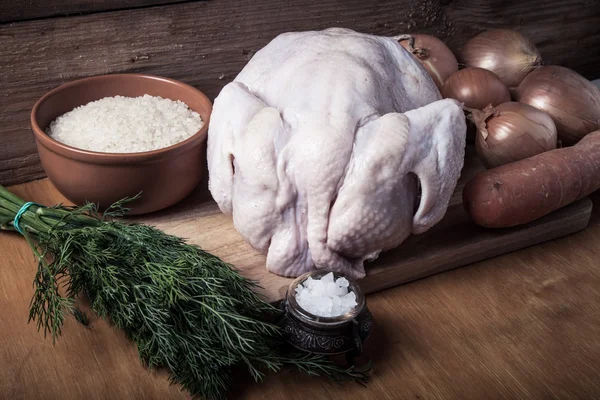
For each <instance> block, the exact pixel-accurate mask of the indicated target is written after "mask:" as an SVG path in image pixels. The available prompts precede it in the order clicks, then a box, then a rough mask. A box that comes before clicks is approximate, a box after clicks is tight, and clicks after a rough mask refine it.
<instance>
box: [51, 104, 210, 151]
mask: <svg viewBox="0 0 600 400" xmlns="http://www.w3.org/2000/svg"><path fill="white" fill-rule="evenodd" d="M203 125H204V122H203V121H202V118H200V115H199V114H198V113H197V112H194V111H192V110H190V109H189V108H188V106H187V105H186V104H185V103H183V102H182V101H179V100H177V101H173V100H170V99H164V98H162V97H158V96H150V95H144V96H140V97H124V96H115V97H105V98H103V99H100V100H96V101H93V102H91V103H88V104H86V105H83V106H79V107H76V108H75V109H73V110H71V111H69V112H67V113H65V114H63V115H61V116H59V117H58V118H56V120H54V121H52V123H51V124H50V126H49V127H48V129H46V133H47V134H48V135H50V137H52V138H53V139H55V140H57V141H59V142H61V143H64V144H67V145H69V146H73V147H77V148H79V149H84V150H91V151H100V152H105V153H137V152H143V151H151V150H158V149H162V148H164V147H169V146H172V145H174V144H177V143H179V142H182V141H184V140H186V139H188V138H190V137H191V136H193V135H194V134H195V133H197V132H198V131H199V130H200V128H202V126H203Z"/></svg>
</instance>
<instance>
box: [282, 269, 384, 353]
mask: <svg viewBox="0 0 600 400" xmlns="http://www.w3.org/2000/svg"><path fill="white" fill-rule="evenodd" d="M329 272H330V271H325V270H314V271H310V272H307V273H305V274H303V275H301V276H299V277H298V278H296V279H295V280H294V281H293V282H292V283H291V284H290V286H289V287H288V290H287V293H286V296H285V298H284V300H283V301H282V303H281V307H282V309H283V311H284V314H283V316H282V317H281V319H280V320H279V325H280V326H281V327H282V328H283V330H284V332H285V333H284V334H285V337H286V339H287V341H288V342H289V343H290V344H291V345H292V346H294V347H296V348H298V349H300V350H303V351H307V352H310V353H316V354H325V355H335V354H342V353H346V356H347V357H348V358H349V359H350V358H351V357H354V356H358V355H359V354H360V353H361V351H362V345H363V343H364V342H365V340H367V338H368V337H369V335H370V333H371V329H372V325H373V319H372V316H371V313H370V312H369V309H368V308H367V303H366V299H365V296H364V295H363V293H362V292H361V290H360V288H359V287H358V285H357V284H356V282H354V281H352V280H351V279H348V278H347V277H345V276H344V275H342V274H339V273H336V272H333V275H334V279H338V278H341V277H344V278H346V279H348V282H349V287H348V289H349V290H351V291H353V292H354V293H355V294H356V302H357V303H358V304H357V306H356V307H355V308H354V309H353V310H352V311H350V312H348V313H346V314H344V315H340V316H338V317H319V316H317V315H314V314H311V313H310V312H308V311H306V310H304V309H303V308H302V307H300V305H299V304H298V302H297V301H296V287H297V286H298V285H299V284H300V283H302V282H304V281H305V280H306V279H307V278H308V277H309V276H310V277H312V278H313V279H320V278H321V277H322V276H324V275H326V274H328V273H329Z"/></svg>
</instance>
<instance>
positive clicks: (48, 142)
mask: <svg viewBox="0 0 600 400" xmlns="http://www.w3.org/2000/svg"><path fill="white" fill-rule="evenodd" d="M144 94H149V95H152V96H161V97H163V98H168V99H171V100H181V101H182V102H184V103H186V104H187V105H188V107H189V108H190V109H192V110H194V111H196V112H197V113H199V114H200V116H201V117H202V120H203V121H204V126H203V127H202V128H201V129H200V131H198V132H197V133H196V134H195V135H194V136H192V137H190V138H189V139H187V140H185V141H183V142H180V143H177V144H175V145H173V146H170V147H166V148H163V149H159V150H154V151H147V152H140V153H101V152H94V151H88V150H82V149H78V148H75V147H71V146H68V145H66V144H63V143H60V142H57V141H56V140H54V139H52V138H51V137H50V136H48V135H47V134H46V133H45V129H46V128H47V127H48V126H49V125H50V123H51V122H52V121H53V120H54V119H56V118H57V117H58V116H60V115H62V114H64V113H66V112H68V111H71V110H72V109H73V108H75V107H77V106H81V105H84V104H87V103H89V102H91V101H94V100H99V99H101V98H104V97H112V96H116V95H121V96H128V97H137V96H142V95H144ZM211 111H212V104H211V102H210V100H209V99H208V97H206V96H205V95H204V94H203V93H202V92H200V91H199V90H197V89H195V88H194V87H192V86H189V85H186V84H184V83H182V82H178V81H175V80H171V79H167V78H161V77H157V76H150V75H141V74H114V75H102V76H95V77H91V78H84V79H79V80H76V81H73V82H69V83H66V84H64V85H62V86H60V87H58V88H56V89H54V90H52V91H50V92H48V93H47V94H46V95H44V96H43V97H42V98H41V99H40V100H38V101H37V103H36V104H35V105H34V107H33V109H32V111H31V128H32V130H33V133H34V135H35V139H36V143H37V149H38V152H39V155H40V160H41V162H42V166H43V167H44V170H45V171H46V174H47V175H48V177H49V178H50V181H51V182H52V183H53V184H54V186H55V187H56V188H57V189H58V191H59V192H60V193H61V194H62V195H63V196H65V197H66V198H67V199H68V200H70V201H71V202H73V203H74V204H77V205H81V204H84V203H85V202H92V203H95V204H97V205H98V206H99V208H100V210H104V209H105V208H106V207H108V206H110V205H111V204H113V203H114V202H115V201H117V200H120V199H122V198H125V197H132V196H135V195H136V194H138V193H140V192H142V197H141V198H139V199H137V200H135V201H134V202H132V203H130V204H129V206H128V207H129V208H131V214H144V213H149V212H153V211H157V210H160V209H163V208H166V207H169V206H171V205H173V204H175V203H177V202H178V201H180V200H182V199H183V198H185V197H186V196H187V195H188V194H190V192H191V191H192V190H193V189H194V188H195V187H196V186H197V185H198V183H199V182H200V180H201V179H202V177H203V175H204V174H205V173H206V138H207V131H208V124H209V119H210V114H211Z"/></svg>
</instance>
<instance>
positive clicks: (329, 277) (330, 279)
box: [296, 272, 358, 317]
mask: <svg viewBox="0 0 600 400" xmlns="http://www.w3.org/2000/svg"><path fill="white" fill-rule="evenodd" d="M349 286H350V283H349V282H348V280H347V279H346V278H338V279H334V276H333V273H332V272H329V273H328V274H326V275H323V277H321V279H313V278H312V277H310V276H309V277H308V278H307V279H306V280H305V281H304V282H302V283H300V284H299V285H298V286H297V287H296V301H297V302H298V305H300V307H302V308H303V309H304V310H306V311H308V312H309V313H311V314H314V315H318V316H320V317H337V316H340V315H344V314H346V313H348V312H350V311H352V310H353V309H354V307H356V306H357V305H358V303H357V302H356V294H355V293H354V292H353V291H351V290H350V291H349V289H348V288H349Z"/></svg>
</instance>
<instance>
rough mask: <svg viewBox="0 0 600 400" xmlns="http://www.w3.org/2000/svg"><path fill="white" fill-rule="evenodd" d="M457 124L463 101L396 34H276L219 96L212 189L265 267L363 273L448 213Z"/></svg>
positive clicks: (289, 272) (460, 131)
mask: <svg viewBox="0 0 600 400" xmlns="http://www.w3.org/2000/svg"><path fill="white" fill-rule="evenodd" d="M465 133H466V125H465V119H464V115H463V111H462V106H461V105H460V104H459V103H457V102H455V101H454V100H449V99H448V100H441V96H440V93H439V91H438V90H437V88H436V86H435V84H434V83H433V81H432V79H431V78H430V77H429V76H428V75H427V72H426V71H425V69H423V67H421V65H420V64H419V63H418V62H417V61H415V60H414V59H413V57H412V56H411V54H410V53H408V52H407V51H406V50H404V49H403V48H402V46H400V45H399V44H398V43H397V41H396V40H394V39H393V38H387V37H378V36H372V35H366V34H361V33H357V32H354V31H351V30H348V29H341V28H331V29H326V30H324V31H310V32H296V33H285V34H282V35H280V36H278V37H276V38H275V39H274V40H273V41H271V42H270V43H269V44H268V45H267V46H265V47H264V48H263V49H261V50H260V51H258V52H257V53H256V54H255V55H254V57H253V58H252V59H251V60H250V61H249V62H248V64H247V65H246V66H245V67H244V69H243V70H242V71H241V72H240V74H239V75H238V76H237V77H236V78H235V80H234V81H233V82H231V83H229V84H228V85H226V86H225V87H224V88H223V90H222V91H221V93H220V94H219V95H218V97H217V98H216V99H215V102H214V109H213V113H212V116H211V120H210V125H209V133H208V168H209V188H210V191H211V194H212V196H213V198H214V199H215V201H216V202H217V204H218V205H219V207H220V209H221V210H222V211H223V212H224V213H230V214H233V222H234V225H235V228H236V229H237V230H238V232H239V233H240V234H241V235H242V236H243V237H244V238H245V240H246V241H248V242H249V243H250V244H251V245H252V246H253V247H255V248H256V249H258V250H260V251H262V252H263V253H266V254H267V269H268V270H269V271H271V272H274V273H276V274H279V275H284V276H292V277H295V276H298V275H300V274H302V273H304V272H307V271H309V270H311V269H313V268H325V269H329V270H333V271H338V272H341V273H344V274H346V275H347V276H350V277H353V278H362V277H364V275H365V270H364V261H365V260H373V259H375V258H376V257H377V256H378V255H379V253H380V252H381V251H385V250H388V249H391V248H393V247H396V246H398V245H399V244H400V243H401V242H402V241H403V240H404V239H406V238H407V237H408V236H409V235H410V234H411V233H414V234H418V233H422V232H425V231H426V230H427V229H429V228H430V227H431V226H433V225H434V224H436V223H437V222H438V221H439V220H440V219H441V218H442V217H443V216H444V214H445V212H446V209H447V207H448V203H449V201H450V196H451V195H452V192H453V191H454V188H455V186H456V181H457V179H458V177H459V174H460V171H461V169H462V166H463V157H464V148H465ZM419 187H420V199H419Z"/></svg>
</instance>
